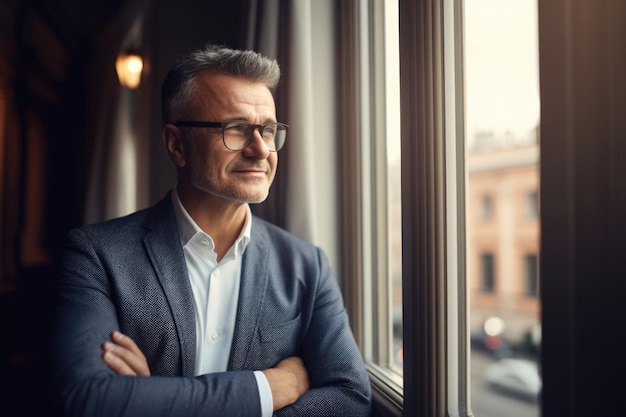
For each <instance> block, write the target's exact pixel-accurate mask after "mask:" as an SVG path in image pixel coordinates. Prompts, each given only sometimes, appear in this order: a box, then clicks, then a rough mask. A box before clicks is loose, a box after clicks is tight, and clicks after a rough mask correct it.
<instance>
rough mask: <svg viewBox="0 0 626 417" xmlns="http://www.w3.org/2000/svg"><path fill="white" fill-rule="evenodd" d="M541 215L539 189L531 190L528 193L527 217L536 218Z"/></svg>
mask: <svg viewBox="0 0 626 417" xmlns="http://www.w3.org/2000/svg"><path fill="white" fill-rule="evenodd" d="M538 215H539V197H538V194H537V191H530V192H528V193H527V194H526V217H527V218H528V219H536V218H537V217H539V216H538Z"/></svg>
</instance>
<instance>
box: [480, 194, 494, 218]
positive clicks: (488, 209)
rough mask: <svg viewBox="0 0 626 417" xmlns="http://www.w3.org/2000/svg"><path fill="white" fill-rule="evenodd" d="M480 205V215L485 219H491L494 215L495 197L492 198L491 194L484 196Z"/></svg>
mask: <svg viewBox="0 0 626 417" xmlns="http://www.w3.org/2000/svg"><path fill="white" fill-rule="evenodd" d="M480 207H481V210H480V213H481V216H480V217H481V218H482V219H483V220H491V218H492V217H493V199H492V198H491V196H489V195H485V196H483V198H482V200H481V205H480Z"/></svg>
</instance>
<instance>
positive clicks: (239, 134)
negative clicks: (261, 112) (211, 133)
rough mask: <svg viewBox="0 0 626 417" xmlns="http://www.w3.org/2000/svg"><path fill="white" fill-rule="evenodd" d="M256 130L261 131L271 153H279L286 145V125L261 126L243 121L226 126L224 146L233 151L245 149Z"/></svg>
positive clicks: (267, 124)
mask: <svg viewBox="0 0 626 417" xmlns="http://www.w3.org/2000/svg"><path fill="white" fill-rule="evenodd" d="M255 129H259V131H260V133H261V136H262V137H263V141H264V142H265V145H266V146H267V147H268V149H269V150H270V151H277V150H279V149H280V148H282V146H283V145H284V143H285V137H286V136H287V128H286V127H285V126H284V125H281V124H280V123H272V122H270V123H266V124H264V125H262V126H259V125H252V124H250V123H249V122H247V121H243V120H235V121H230V122H227V123H225V124H224V126H223V129H222V132H223V136H224V145H226V147H227V148H228V149H230V150H233V151H240V150H242V149H245V148H246V147H247V146H248V145H249V144H250V142H251V141H252V135H253V134H254V130H255Z"/></svg>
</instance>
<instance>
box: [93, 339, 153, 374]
mask: <svg viewBox="0 0 626 417" xmlns="http://www.w3.org/2000/svg"><path fill="white" fill-rule="evenodd" d="M111 338H112V339H113V342H105V343H104V345H103V349H104V356H103V358H104V361H105V362H106V364H107V365H108V366H109V367H110V368H111V369H112V370H113V371H115V372H116V373H117V374H119V375H139V376H150V368H149V367H148V362H147V360H146V357H145V356H144V354H143V352H141V350H140V349H139V347H138V346H137V345H136V344H135V342H134V341H133V340H132V339H131V338H130V337H128V336H126V335H124V334H122V333H120V332H117V331H116V332H113V334H112V335H111Z"/></svg>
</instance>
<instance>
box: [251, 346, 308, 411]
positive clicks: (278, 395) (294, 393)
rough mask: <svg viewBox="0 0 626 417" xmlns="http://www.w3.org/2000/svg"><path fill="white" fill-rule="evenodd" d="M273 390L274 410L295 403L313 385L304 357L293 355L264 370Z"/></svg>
mask: <svg viewBox="0 0 626 417" xmlns="http://www.w3.org/2000/svg"><path fill="white" fill-rule="evenodd" d="M263 373H264V374H265V377H266V378H267V382H268V383H269V384H270V388H271V390H272V398H273V399H274V411H276V410H280V409H281V408H283V407H286V406H288V405H290V404H293V403H295V402H296V401H297V400H298V398H300V396H301V395H302V394H304V393H305V392H307V391H308V390H309V388H310V387H311V383H310V381H309V373H308V372H307V370H306V368H305V367H304V363H303V362H302V359H300V358H299V357H297V356H292V357H289V358H286V359H283V360H282V361H280V362H279V363H278V365H276V367H274V368H270V369H266V370H264V371H263Z"/></svg>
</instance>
